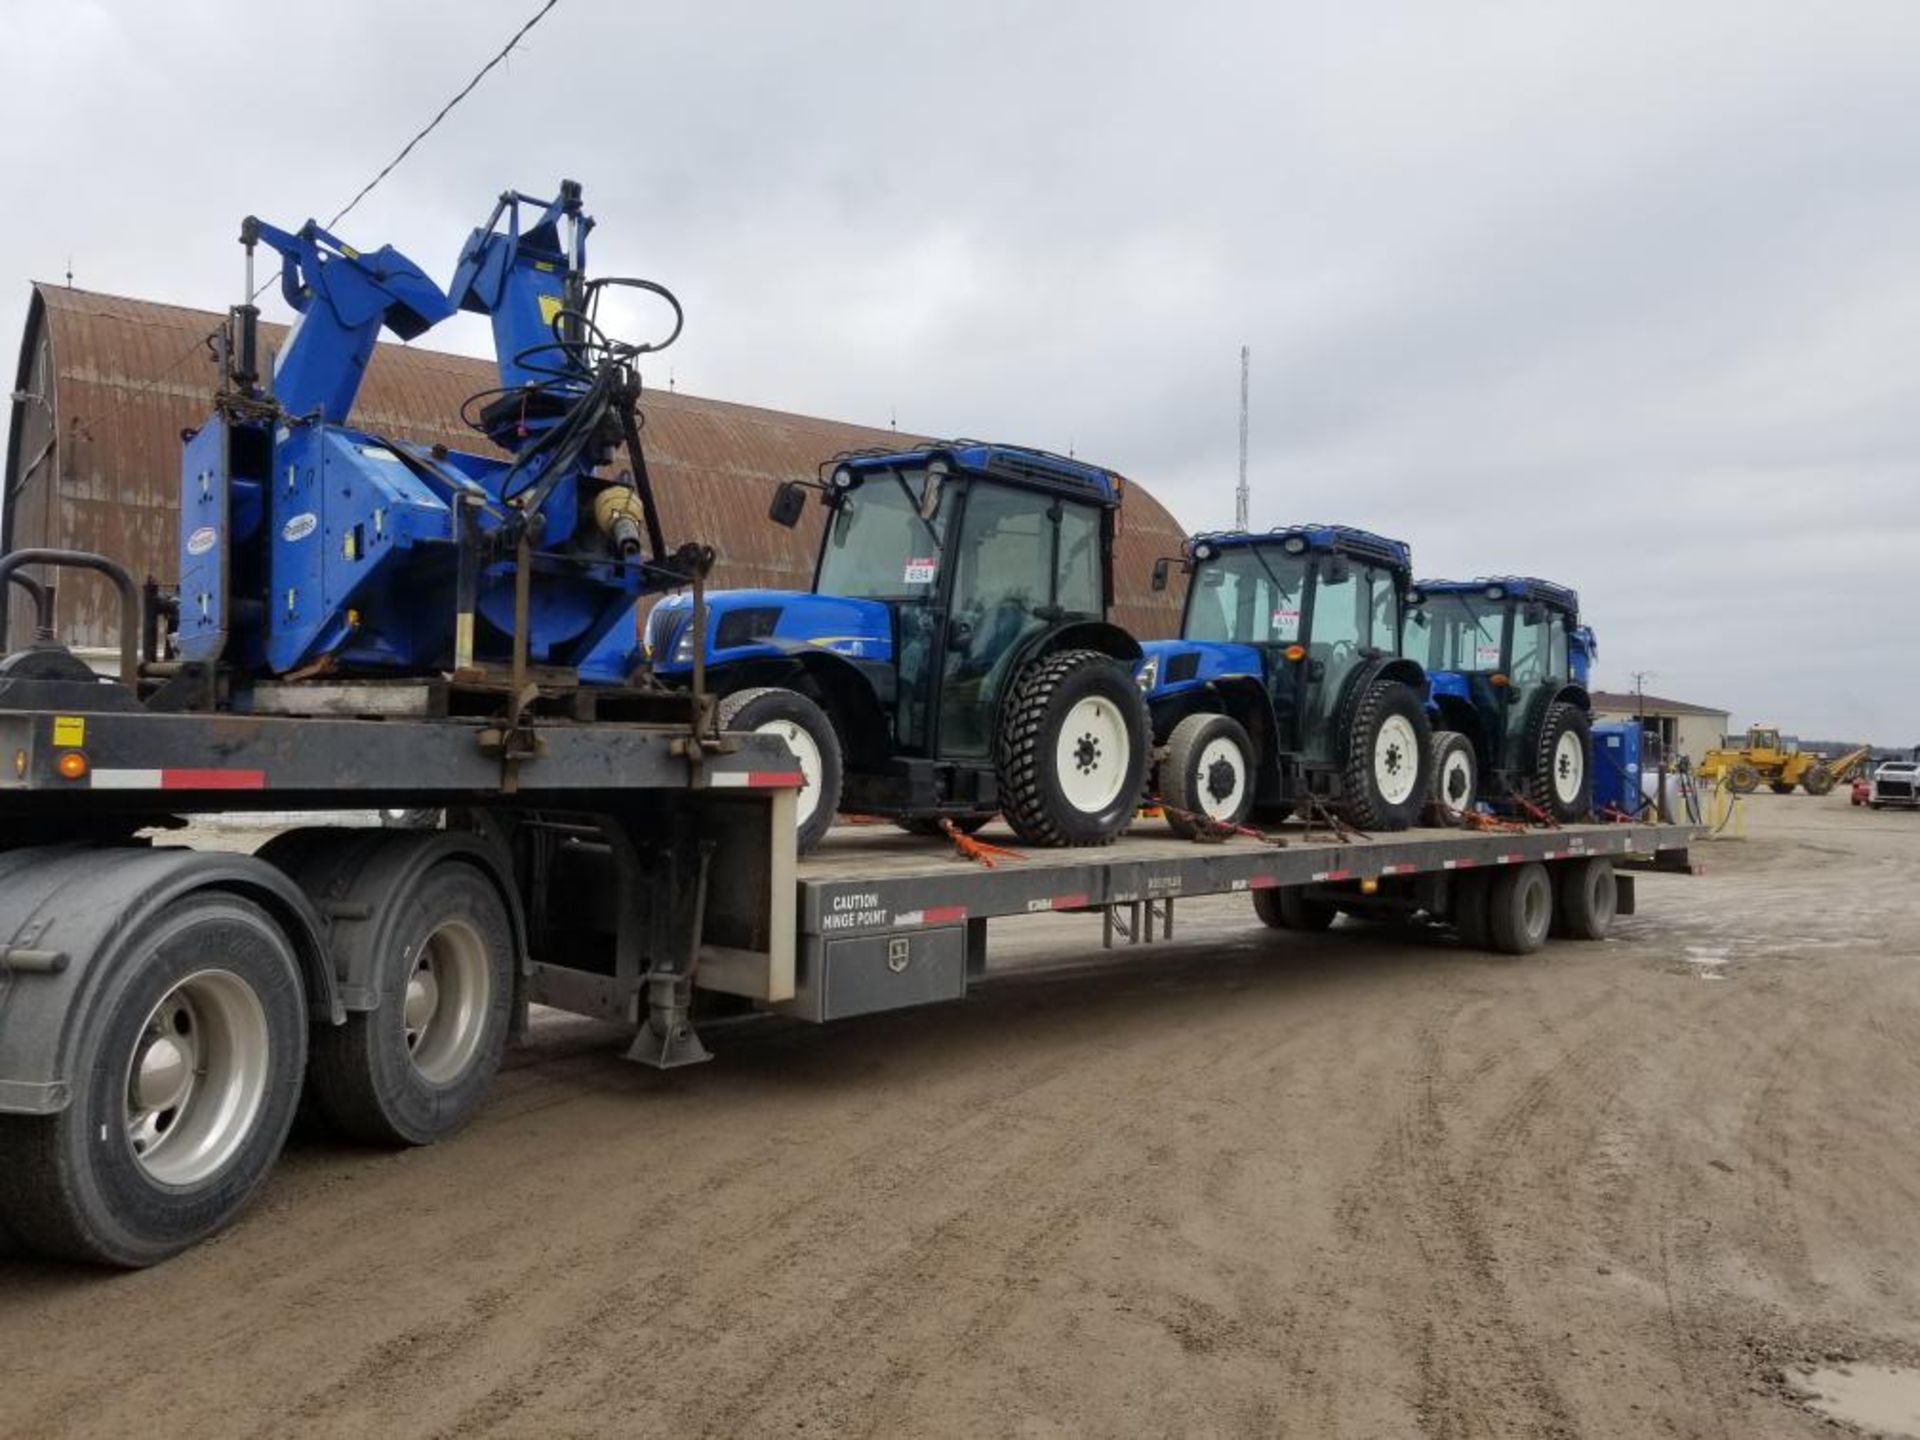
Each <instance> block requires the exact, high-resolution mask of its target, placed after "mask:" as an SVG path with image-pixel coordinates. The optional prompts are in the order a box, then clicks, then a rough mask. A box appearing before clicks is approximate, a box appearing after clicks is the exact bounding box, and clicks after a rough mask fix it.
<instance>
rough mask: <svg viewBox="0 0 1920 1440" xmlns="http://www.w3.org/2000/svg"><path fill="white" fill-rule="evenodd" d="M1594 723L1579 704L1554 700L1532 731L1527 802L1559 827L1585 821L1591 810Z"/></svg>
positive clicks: (1542, 713)
mask: <svg viewBox="0 0 1920 1440" xmlns="http://www.w3.org/2000/svg"><path fill="white" fill-rule="evenodd" d="M1592 756H1593V721H1592V720H1591V719H1590V718H1589V717H1588V715H1587V712H1586V711H1584V710H1582V709H1581V708H1580V707H1579V706H1578V705H1570V704H1568V703H1567V702H1566V701H1564V700H1556V701H1554V702H1553V703H1552V704H1551V705H1549V706H1547V708H1546V709H1545V710H1544V711H1542V712H1541V715H1540V719H1539V722H1538V723H1537V724H1536V725H1535V727H1534V731H1533V763H1532V765H1530V766H1529V767H1528V770H1527V800H1528V801H1529V803H1531V804H1532V805H1533V806H1534V808H1535V809H1538V810H1544V811H1545V812H1546V813H1547V814H1549V815H1551V816H1552V817H1553V818H1554V820H1556V821H1557V822H1558V823H1560V824H1562V825H1574V824H1578V823H1579V822H1580V821H1582V820H1585V819H1586V818H1587V815H1588V814H1589V812H1591V811H1592V809H1593V763H1592Z"/></svg>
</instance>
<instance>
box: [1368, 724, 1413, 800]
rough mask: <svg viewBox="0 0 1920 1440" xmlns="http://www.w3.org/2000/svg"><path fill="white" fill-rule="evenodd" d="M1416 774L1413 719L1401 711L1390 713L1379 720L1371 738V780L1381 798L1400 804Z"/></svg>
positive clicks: (1411, 785) (1411, 786)
mask: <svg viewBox="0 0 1920 1440" xmlns="http://www.w3.org/2000/svg"><path fill="white" fill-rule="evenodd" d="M1419 778H1420V737H1419V736H1418V735H1417V734H1415V733H1414V728H1413V722H1411V721H1410V720H1408V719H1407V718H1406V717H1405V716H1404V715H1389V716H1387V718H1386V719H1385V720H1383V721H1381V722H1380V729H1379V732H1378V733H1377V734H1376V735H1375V736H1374V741H1373V780H1374V785H1375V787H1376V788H1377V789H1378V790H1379V791H1380V798H1381V799H1382V800H1383V801H1385V802H1386V803H1387V804H1389V805H1399V804H1403V803H1404V802H1405V801H1406V799H1407V797H1408V796H1410V795H1412V794H1413V787H1414V783H1415V782H1416V781H1417V780H1418V779H1419Z"/></svg>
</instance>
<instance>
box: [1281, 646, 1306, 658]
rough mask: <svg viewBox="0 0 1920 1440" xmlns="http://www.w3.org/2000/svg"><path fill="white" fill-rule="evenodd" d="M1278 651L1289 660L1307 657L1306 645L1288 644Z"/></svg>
mask: <svg viewBox="0 0 1920 1440" xmlns="http://www.w3.org/2000/svg"><path fill="white" fill-rule="evenodd" d="M1280 653H1281V654H1282V655H1284V656H1286V657H1287V659H1289V660H1293V661H1300V660H1304V659H1306V658H1307V647H1306V646H1304V645H1289V646H1287V648H1286V649H1284V650H1282V651H1281V652H1280Z"/></svg>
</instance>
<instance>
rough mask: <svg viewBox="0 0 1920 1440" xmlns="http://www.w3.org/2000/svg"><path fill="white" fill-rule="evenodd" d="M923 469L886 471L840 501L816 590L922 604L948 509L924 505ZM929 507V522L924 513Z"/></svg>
mask: <svg viewBox="0 0 1920 1440" xmlns="http://www.w3.org/2000/svg"><path fill="white" fill-rule="evenodd" d="M926 482H927V472H926V471H925V470H889V471H886V472H884V473H881V474H876V475H869V476H868V477H867V478H866V480H865V483H863V484H861V485H859V486H857V487H855V488H854V489H852V490H850V491H848V492H847V493H846V494H844V495H842V496H841V497H840V502H839V504H838V506H837V507H836V508H835V509H834V512H833V518H832V519H831V520H830V521H828V522H827V534H826V539H825V540H824V541H823V542H822V545H821V549H820V568H819V572H818V576H817V578H816V579H815V581H814V586H813V588H814V591H815V593H817V594H820V595H845V596H848V597H849V598H851V599H856V600H925V599H928V598H930V597H931V596H932V595H933V593H934V585H935V582H936V581H937V580H938V579H939V576H940V551H941V543H942V539H943V537H944V535H945V533H946V524H947V521H946V516H947V511H948V509H949V508H950V507H948V506H945V505H941V504H938V503H937V502H938V497H937V496H936V497H935V503H934V504H933V505H931V506H928V505H923V503H922V501H923V497H924V496H925V495H926ZM928 508H931V509H932V510H933V511H934V513H933V515H932V517H931V518H929V517H928V516H926V515H925V514H923V513H922V512H923V510H925V509H928Z"/></svg>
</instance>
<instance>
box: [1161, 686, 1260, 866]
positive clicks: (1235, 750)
mask: <svg viewBox="0 0 1920 1440" xmlns="http://www.w3.org/2000/svg"><path fill="white" fill-rule="evenodd" d="M1253 790H1254V759H1253V742H1252V741H1251V740H1249V739H1248V738H1247V732H1246V730H1245V729H1243V728H1242V727H1241V724H1240V722H1239V721H1238V720H1235V719H1234V718H1233V717H1232V716H1230V715H1212V714H1202V715H1189V716H1187V717H1186V718H1185V719H1184V720H1182V721H1181V722H1180V723H1179V724H1178V725H1175V726H1174V727H1173V733H1172V734H1171V735H1169V736H1168V737H1167V758H1166V759H1165V760H1162V761H1161V762H1160V799H1161V800H1162V801H1163V802H1164V804H1165V807H1166V812H1167V828H1168V829H1169V830H1171V831H1173V833H1174V834H1176V835H1178V836H1181V837H1182V838H1184V839H1188V840H1191V839H1192V838H1193V837H1194V836H1195V835H1197V834H1199V833H1200V830H1201V828H1202V825H1201V822H1202V821H1203V820H1206V821H1212V822H1214V823H1216V824H1221V825H1238V824H1240V823H1241V822H1242V821H1243V820H1245V819H1246V818H1247V812H1248V811H1249V810H1251V809H1252V808H1253Z"/></svg>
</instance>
